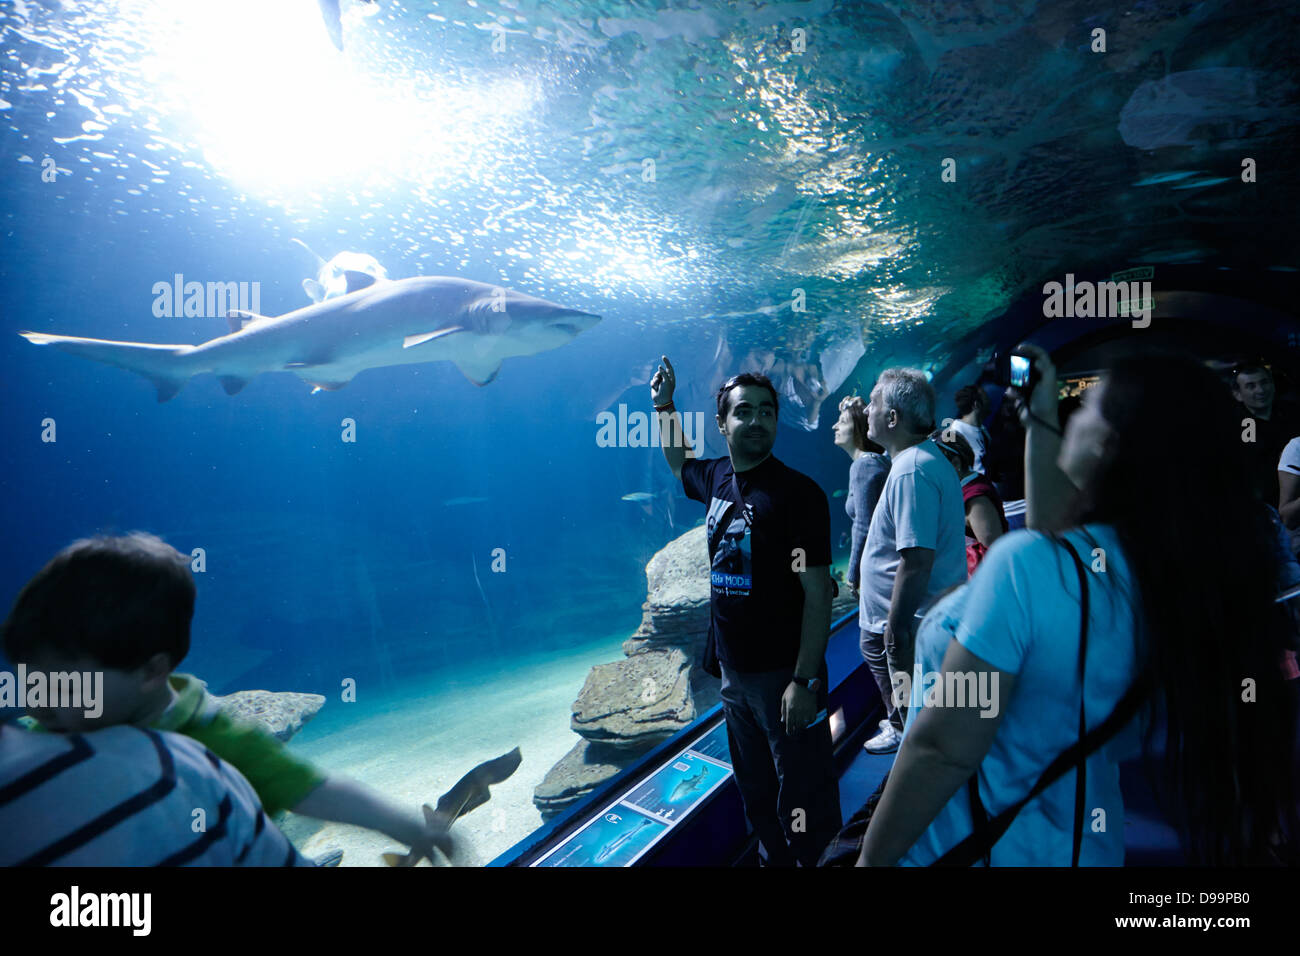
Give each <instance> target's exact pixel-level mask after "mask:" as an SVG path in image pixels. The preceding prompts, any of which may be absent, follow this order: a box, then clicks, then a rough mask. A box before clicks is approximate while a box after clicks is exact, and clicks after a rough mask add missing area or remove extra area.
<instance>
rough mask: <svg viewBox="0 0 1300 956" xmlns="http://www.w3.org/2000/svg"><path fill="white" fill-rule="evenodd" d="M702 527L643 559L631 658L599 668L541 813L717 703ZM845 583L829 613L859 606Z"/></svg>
mask: <svg viewBox="0 0 1300 956" xmlns="http://www.w3.org/2000/svg"><path fill="white" fill-rule="evenodd" d="M704 533H705V532H704V526H703V525H699V526H697V527H695V528H692V529H691V530H690V531H687V532H686V533H685V534H683V535H682V536H680V537H679V538H676V539H675V540H673V541H670V542H668V544H666V545H664V547H663V548H661V549H660V550H659V551H658V552H656V553H655V555H654V557H652V558H651V559H650V561H649V563H647V564H646V569H645V573H646V585H647V592H646V600H645V603H644V604H642V605H641V610H642V614H641V625H640V627H638V628H637V629H636V632H635V633H633V634H632V635H631V636H630V637H629V638H628V639H627V640H626V641H624V642H623V653H624V655H625V656H626V659H625V660H621V661H616V662H614V663H612V664H598V665H597V666H596V667H593V668H592V669H591V673H589V674H588V675H587V681H586V683H585V684H584V685H583V688H582V693H581V694H579V696H578V699H577V700H576V701H575V702H574V704H573V721H572V727H573V729H574V730H575V731H577V733H578V734H580V735H581V737H582V738H583V739H580V740H579V741H578V743H577V744H575V745H574V747H573V749H572V750H570V751H569V752H568V754H566V755H565V756H564V758H563V759H562V760H561V761H560V762H559V763H557V764H556V765H555V766H554V767H552V768H551V771H550V773H548V774H547V775H546V779H545V780H543V781H542V783H541V785H539V786H538V787H537V789H536V790H535V791H534V795H533V802H534V803H535V804H536V805H537V808H538V809H539V810H540V811H541V812H542V816H543V817H549V816H553V815H554V814H556V813H558V812H560V811H561V810H563V809H564V808H565V807H567V806H569V805H571V804H573V803H576V802H578V801H580V800H584V799H586V797H587V796H589V795H590V794H591V793H592V792H593V791H594V790H595V789H596V788H597V787H599V786H600V785H601V784H602V783H604V782H605V781H606V780H609V779H610V778H611V777H613V776H614V775H616V774H617V773H619V771H621V770H622V769H623V768H624V767H626V766H627V765H628V764H629V763H630V762H631V761H633V760H635V759H636V758H637V757H638V756H639V755H640V754H642V753H644V752H645V751H646V750H648V749H649V748H650V747H653V746H654V745H655V744H656V743H658V742H660V741H662V740H664V739H666V738H668V737H670V736H671V735H672V734H675V733H677V732H678V731H679V730H682V729H683V728H685V727H686V726H687V725H689V724H690V723H691V722H692V721H694V720H695V718H696V717H697V716H698V715H699V714H702V713H704V712H705V711H706V710H708V709H709V708H711V707H713V706H714V705H715V704H716V703H717V702H718V700H719V699H720V690H721V682H720V681H719V680H718V679H717V678H716V677H713V676H712V675H710V674H706V673H705V672H704V671H703V670H702V669H701V668H700V666H699V665H700V662H701V661H702V659H703V656H704V645H705V643H706V641H707V640H708V635H709V552H708V547H707V543H706V541H705V537H704ZM854 605H855V600H854V598H853V596H852V594H850V593H849V590H848V588H847V587H845V586H843V585H841V587H840V595H839V597H837V598H836V599H835V600H834V602H833V603H832V605H831V619H832V620H835V619H837V618H839V617H842V616H843V615H844V614H846V613H848V612H849V611H852V610H853V608H854Z"/></svg>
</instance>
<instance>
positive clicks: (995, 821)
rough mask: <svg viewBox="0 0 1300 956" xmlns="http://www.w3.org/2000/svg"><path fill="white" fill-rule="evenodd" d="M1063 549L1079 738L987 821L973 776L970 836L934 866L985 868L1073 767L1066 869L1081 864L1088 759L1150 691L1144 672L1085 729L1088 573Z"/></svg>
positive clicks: (1071, 550)
mask: <svg viewBox="0 0 1300 956" xmlns="http://www.w3.org/2000/svg"><path fill="white" fill-rule="evenodd" d="M1057 540H1058V541H1060V543H1061V544H1063V545H1064V546H1065V549H1066V551H1068V552H1069V554H1070V557H1071V558H1072V559H1073V561H1074V567H1075V571H1076V572H1077V573H1078V576H1079V589H1080V604H1081V613H1080V623H1079V734H1078V738H1077V739H1076V740H1075V742H1074V743H1073V744H1071V745H1070V746H1069V747H1068V748H1067V749H1066V750H1065V751H1063V752H1062V753H1061V754H1060V755H1059V756H1057V758H1056V759H1055V760H1053V761H1052V762H1051V763H1050V764H1049V765H1048V767H1047V769H1046V770H1044V771H1043V773H1042V775H1041V776H1040V777H1039V778H1038V782H1037V783H1036V784H1034V786H1033V789H1031V790H1030V791H1029V793H1028V794H1027V795H1026V796H1025V797H1024V798H1023V799H1021V800H1020V801H1019V802H1017V803H1014V804H1012V805H1011V806H1009V807H1007V809H1005V810H1003V811H1002V812H1001V813H999V814H998V815H997V816H996V817H994V818H992V819H991V820H990V819H988V814H987V812H986V811H985V809H984V804H983V801H981V800H980V796H979V773H978V772H976V773H975V774H972V776H971V781H970V782H969V783H968V785H967V788H968V792H969V793H970V799H971V818H972V820H973V822H974V827H973V829H974V832H972V833H971V835H970V836H968V837H967V838H966V839H964V840H962V841H961V842H960V843H958V844H957V845H956V846H954V847H953V848H952V849H951V850H949V851H948V852H947V853H945V854H944V855H943V856H942V857H940V858H939V859H938V860H936V861H935V862H934V864H933V865H934V866H971V865H972V864H974V863H975V862H976V861H977V860H979V859H981V858H983V859H984V861H985V863H986V865H987V863H988V857H989V852H990V850H991V849H992V847H993V845H994V844H995V843H997V841H998V840H999V839H1001V838H1002V835H1003V834H1004V833H1006V832H1007V830H1008V828H1010V826H1011V824H1012V822H1013V821H1014V820H1015V818H1016V815H1017V814H1018V813H1019V812H1020V811H1021V810H1022V809H1024V807H1025V806H1026V805H1027V804H1028V803H1029V802H1030V801H1031V800H1033V799H1034V798H1035V797H1037V796H1038V795H1039V794H1040V793H1042V792H1043V791H1044V790H1046V789H1047V788H1048V787H1050V786H1051V785H1052V784H1054V783H1055V782H1056V781H1057V780H1059V779H1060V778H1061V777H1063V776H1065V774H1066V773H1067V772H1069V770H1070V768H1071V767H1073V768H1075V771H1076V775H1075V787H1074V841H1073V848H1072V852H1071V858H1070V865H1071V866H1078V865H1079V855H1080V852H1081V851H1082V848H1083V816H1084V809H1083V805H1084V802H1085V791H1086V789H1087V776H1086V767H1087V760H1088V757H1089V756H1090V755H1092V754H1093V753H1095V752H1096V751H1097V750H1099V749H1100V748H1101V747H1102V746H1103V745H1104V744H1105V743H1106V742H1107V741H1108V740H1110V739H1111V738H1112V737H1114V736H1115V735H1116V734H1117V733H1119V732H1120V730H1122V729H1123V728H1124V727H1126V726H1127V725H1128V723H1129V721H1130V720H1132V719H1133V716H1134V715H1135V714H1136V713H1137V711H1138V708H1139V707H1141V705H1142V703H1143V701H1144V700H1145V699H1146V696H1147V694H1148V692H1149V689H1150V675H1149V674H1148V673H1147V672H1145V671H1144V672H1143V673H1142V674H1141V675H1140V676H1139V677H1138V679H1137V680H1136V681H1134V682H1133V686H1132V687H1130V688H1129V689H1128V692H1127V693H1125V694H1124V696H1123V698H1121V699H1120V702H1119V703H1118V704H1117V705H1116V706H1115V709H1114V710H1113V711H1112V712H1111V714H1110V716H1109V717H1107V718H1106V719H1105V720H1104V721H1102V723H1101V724H1099V725H1098V726H1096V727H1094V728H1093V729H1092V730H1088V725H1087V720H1086V715H1085V712H1084V704H1083V700H1084V698H1083V687H1084V685H1083V678H1084V667H1085V663H1086V660H1087V653H1088V618H1089V616H1090V612H1091V607H1090V602H1089V593H1088V578H1087V574H1088V572H1087V569H1086V568H1085V567H1084V565H1083V560H1082V559H1081V558H1080V557H1079V553H1078V552H1077V551H1076V550H1075V549H1074V546H1073V545H1072V544H1070V542H1069V541H1067V540H1065V538H1064V537H1060V538H1057Z"/></svg>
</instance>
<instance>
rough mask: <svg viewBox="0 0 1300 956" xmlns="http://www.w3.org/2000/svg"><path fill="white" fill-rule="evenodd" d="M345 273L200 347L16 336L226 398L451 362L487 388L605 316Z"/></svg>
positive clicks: (423, 279) (174, 387) (454, 285)
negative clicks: (287, 383)
mask: <svg viewBox="0 0 1300 956" xmlns="http://www.w3.org/2000/svg"><path fill="white" fill-rule="evenodd" d="M345 278H346V280H347V292H346V293H345V294H343V295H341V296H338V297H337V298H333V299H326V300H325V301H323V302H317V303H314V304H312V305H309V306H306V307H304V308H301V309H297V310H295V311H293V312H289V313H286V314H285V315H281V316H276V317H271V316H265V315H255V314H253V313H251V312H241V311H232V312H229V313H227V319H228V321H229V323H230V332H229V334H227V335H222V336H219V337H218V338H215V339H210V340H209V341H207V342H204V343H202V344H200V345H163V344H158V343H152V342H117V341H109V340H107V339H90V338H79V337H76V336H70V335H54V334H50V333H46V332H19V333H18V334H19V335H21V336H22V337H23V338H25V339H27V341H29V342H31V343H32V344H33V345H49V346H53V347H54V348H57V349H59V350H61V351H64V352H69V353H71V354H73V355H79V356H81V357H82V358H88V359H91V360H93V361H96V362H103V363H105V364H107V365H113V366H116V367H118V368H124V369H128V370H129V371H132V372H135V373H137V374H138V375H142V376H144V377H145V378H146V379H148V380H149V381H150V382H152V383H153V385H154V386H155V387H156V388H157V390H158V401H160V402H165V401H168V400H169V399H171V398H173V397H174V396H175V395H176V393H177V392H179V391H180V390H181V388H182V387H183V386H184V385H185V383H186V382H188V381H189V380H190V379H191V378H192V377H194V376H195V375H199V374H202V373H205V372H211V373H213V374H215V375H216V376H217V377H218V379H219V380H220V382H221V385H222V387H223V388H224V389H225V391H226V394H228V395H235V394H237V393H238V392H239V391H240V390H241V389H243V388H244V386H245V385H247V384H248V383H249V381H250V380H252V379H253V378H254V377H256V376H258V375H260V374H262V373H263V372H292V373H293V374H295V375H297V376H298V377H299V378H301V379H302V380H303V381H304V382H306V383H307V384H308V385H311V386H312V394H315V393H316V392H319V391H321V390H327V391H332V390H335V389H339V388H342V387H343V386H345V385H347V384H348V382H350V381H351V380H352V379H353V377H354V376H356V375H357V374H358V373H359V372H363V371H365V370H366V369H371V368H383V367H386V366H390V365H413V364H420V363H425V362H438V361H448V362H453V363H454V364H455V365H456V367H457V368H459V369H460V370H461V372H462V373H463V374H464V375H465V377H466V378H468V379H469V380H470V381H471V382H473V383H474V384H475V385H480V386H481V385H487V384H489V383H490V382H492V381H493V380H494V379H495V378H496V377H497V373H498V372H499V371H500V369H501V363H502V362H503V361H504V360H505V359H507V358H513V357H517V356H523V355H535V354H537V353H539V352H545V351H549V350H550V349H555V348H559V347H560V346H562V345H565V344H567V343H569V342H571V341H572V340H573V339H574V338H576V337H577V336H578V335H580V334H581V333H582V332H585V331H586V330H587V329H590V328H591V327H592V326H594V325H595V324H596V323H597V322H599V321H600V316H599V315H595V314H592V313H590V312H583V311H580V310H578V309H571V308H568V307H567V306H562V305H557V304H556V303H554V302H547V301H545V300H544V299H538V298H534V297H533V296H530V295H526V294H524V293H522V292H516V291H514V290H513V289H504V288H501V287H499V286H491V285H488V284H486V283H483V282H475V281H473V280H471V279H461V278H455V277H452V276H416V277H413V278H409V279H395V280H392V281H381V280H377V279H376V278H375V277H374V276H372V275H368V274H365V273H360V272H351V271H349V272H347V273H345Z"/></svg>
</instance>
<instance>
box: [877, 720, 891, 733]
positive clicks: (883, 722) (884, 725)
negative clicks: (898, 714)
mask: <svg viewBox="0 0 1300 956" xmlns="http://www.w3.org/2000/svg"><path fill="white" fill-rule="evenodd" d="M876 726H877V727H879V728H880V729H881V730H884V729H885V728H886V727H887V726H889V718H888V717H886V718H885V719H883V720H882V721H881V722H880V723H878V724H876Z"/></svg>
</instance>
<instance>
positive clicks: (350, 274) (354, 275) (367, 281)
mask: <svg viewBox="0 0 1300 956" xmlns="http://www.w3.org/2000/svg"><path fill="white" fill-rule="evenodd" d="M343 278H344V279H346V280H347V283H348V291H349V292H360V291H361V290H362V289H369V288H370V287H371V286H372V285H374V284H375V277H374V276H372V275H371V274H370V273H369V272H356V271H354V270H352V269H347V270H345V271H344V272H343Z"/></svg>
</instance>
